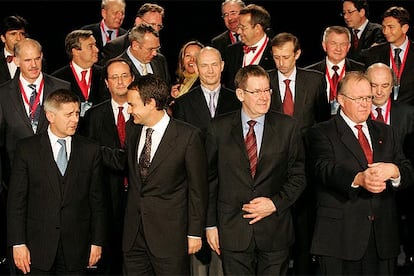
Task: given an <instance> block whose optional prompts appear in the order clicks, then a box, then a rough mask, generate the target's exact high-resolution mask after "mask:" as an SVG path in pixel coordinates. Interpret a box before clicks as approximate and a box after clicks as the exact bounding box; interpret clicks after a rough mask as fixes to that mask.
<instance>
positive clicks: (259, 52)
mask: <svg viewBox="0 0 414 276" xmlns="http://www.w3.org/2000/svg"><path fill="white" fill-rule="evenodd" d="M268 42H269V38H268V37H266V40H265V42H264V43H263V44H262V46H261V47H260V49H259V50H258V51H257V53H256V55H254V57H253V59H252V61H250V63H249V64H246V55H244V59H243V67H245V66H246V65H251V64H254V62H255V61H256V60H257V59H258V58H259V56H261V54H262V53H263V52H264V49H265V48H266V45H267V43H268Z"/></svg>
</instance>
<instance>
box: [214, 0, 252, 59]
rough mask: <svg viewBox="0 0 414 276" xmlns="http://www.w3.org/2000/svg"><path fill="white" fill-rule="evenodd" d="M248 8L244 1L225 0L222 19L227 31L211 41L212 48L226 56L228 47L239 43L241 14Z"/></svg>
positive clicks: (222, 5) (222, 6) (222, 7)
mask: <svg viewBox="0 0 414 276" xmlns="http://www.w3.org/2000/svg"><path fill="white" fill-rule="evenodd" d="M244 7H246V5H245V4H244V2H243V1H242V0H224V1H223V2H222V3H221V17H222V18H223V20H224V25H225V26H226V30H225V31H224V32H222V33H221V34H219V35H217V36H215V37H213V38H212V39H211V46H213V47H214V48H216V49H217V50H219V51H220V54H221V55H222V56H224V54H225V51H226V48H227V46H228V45H231V44H234V43H236V42H239V41H240V39H239V34H238V33H237V30H238V29H239V13H240V10H241V9H242V8H244Z"/></svg>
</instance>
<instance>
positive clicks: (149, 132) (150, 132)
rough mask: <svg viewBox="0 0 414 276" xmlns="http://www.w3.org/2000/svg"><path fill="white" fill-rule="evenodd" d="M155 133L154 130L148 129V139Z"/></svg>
mask: <svg viewBox="0 0 414 276" xmlns="http://www.w3.org/2000/svg"><path fill="white" fill-rule="evenodd" d="M153 132H154V129H152V128H150V127H149V128H147V133H146V134H147V137H149V136H151V135H152V133H153Z"/></svg>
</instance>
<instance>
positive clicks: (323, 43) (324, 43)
mask: <svg viewBox="0 0 414 276" xmlns="http://www.w3.org/2000/svg"><path fill="white" fill-rule="evenodd" d="M322 48H323V50H324V51H325V52H326V42H325V41H322Z"/></svg>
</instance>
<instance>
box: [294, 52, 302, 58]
mask: <svg viewBox="0 0 414 276" xmlns="http://www.w3.org/2000/svg"><path fill="white" fill-rule="evenodd" d="M300 54H302V50H301V49H299V50H297V51H296V53H295V60H298V59H299V57H300Z"/></svg>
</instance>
